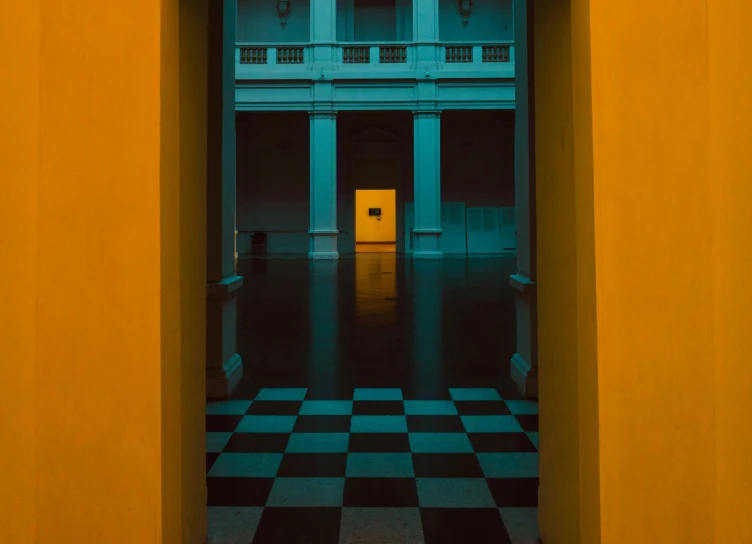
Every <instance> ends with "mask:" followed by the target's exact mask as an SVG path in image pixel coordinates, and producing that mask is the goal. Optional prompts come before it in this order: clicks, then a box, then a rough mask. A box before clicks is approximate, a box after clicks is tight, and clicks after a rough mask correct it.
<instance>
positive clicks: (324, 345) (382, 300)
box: [238, 253, 516, 398]
mask: <svg viewBox="0 0 752 544" xmlns="http://www.w3.org/2000/svg"><path fill="white" fill-rule="evenodd" d="M514 270H515V261H514V259H513V258H509V257H477V258H476V257H470V258H451V257H449V256H447V257H445V258H444V259H443V260H439V261H417V262H413V261H412V260H411V259H410V258H405V256H404V255H400V254H394V253H392V254H389V253H387V254H383V253H381V254H377V253H374V254H367V253H362V254H356V255H342V256H340V259H339V260H338V261H333V262H319V261H309V260H308V259H307V258H305V257H282V258H277V257H273V256H266V257H261V258H250V259H241V260H240V261H239V262H238V273H239V274H240V275H242V276H243V277H244V286H243V289H242V290H241V292H240V294H239V301H238V302H239V304H238V329H239V330H238V333H239V334H238V342H239V346H238V350H239V352H240V355H241V356H242V357H243V361H244V364H245V378H244V384H245V385H244V387H262V386H269V387H313V386H315V388H319V387H320V388H327V390H328V391H330V392H331V391H335V390H336V391H340V390H341V391H346V390H347V389H348V388H350V394H351V388H352V387H402V388H407V390H409V391H412V392H413V393H414V394H420V393H421V392H422V391H424V392H425V394H426V395H427V396H430V394H431V392H432V391H436V390H439V389H441V388H445V387H475V386H495V387H501V388H503V389H504V390H507V389H508V390H509V395H511V396H510V397H509V398H512V397H513V396H514V395H516V392H515V390H514V386H513V384H511V381H510V380H509V359H510V357H511V356H512V354H513V353H514V343H515V310H514V294H513V291H512V288H511V287H510V286H509V284H508V280H507V278H508V276H509V274H512V273H514ZM343 394H345V393H343Z"/></svg>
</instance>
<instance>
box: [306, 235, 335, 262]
mask: <svg viewBox="0 0 752 544" xmlns="http://www.w3.org/2000/svg"><path fill="white" fill-rule="evenodd" d="M308 234H310V236H311V242H310V251H309V252H308V258H309V259H328V260H332V259H339V252H338V251H337V235H338V234H339V231H338V230H313V229H311V230H309V231H308Z"/></svg>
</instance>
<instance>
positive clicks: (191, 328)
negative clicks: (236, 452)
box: [0, 0, 206, 544]
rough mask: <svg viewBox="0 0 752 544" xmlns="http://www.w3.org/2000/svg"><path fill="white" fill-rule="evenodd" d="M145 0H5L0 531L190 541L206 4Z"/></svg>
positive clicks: (195, 524) (194, 535) (196, 442)
mask: <svg viewBox="0 0 752 544" xmlns="http://www.w3.org/2000/svg"><path fill="white" fill-rule="evenodd" d="M161 4H162V5H161V6H160V3H154V2H153V1H151V0H137V1H135V2H128V3H125V4H123V3H102V2H95V1H92V0H84V1H82V2H78V3H76V4H75V5H71V4H67V3H60V2H51V1H41V2H40V1H30V2H21V3H18V2H13V3H11V2H3V6H2V13H3V17H2V18H1V19H2V21H3V23H2V25H3V26H2V27H0V36H2V38H0V45H2V47H0V50H1V51H2V52H1V53H0V55H2V58H1V59H0V60H1V61H2V62H0V65H2V66H3V72H2V76H1V79H2V80H3V85H2V90H0V92H1V93H2V94H3V97H2V98H3V100H2V101H0V102H2V103H3V133H2V142H0V143H2V147H1V149H2V150H3V152H2V154H3V157H2V161H0V163H1V164H2V165H3V166H2V168H3V170H4V172H3V174H2V175H1V176H0V178H2V179H3V180H8V183H7V184H6V183H5V182H4V184H3V188H4V191H5V188H6V185H7V187H8V191H7V193H6V194H4V195H3V200H2V201H1V202H2V203H1V204H0V206H1V208H0V218H2V221H3V225H2V226H3V227H4V228H3V232H5V233H6V235H7V237H6V241H7V242H8V244H7V249H9V250H10V255H9V256H6V255H3V258H2V259H0V262H2V263H3V264H2V267H0V273H1V276H0V285H2V286H3V291H2V293H3V295H2V296H3V298H2V304H1V305H2V308H3V311H2V312H1V315H2V319H3V322H2V327H0V330H2V333H0V334H2V337H1V338H0V349H1V350H2V351H1V352H0V360H1V361H2V363H3V372H4V377H3V379H2V380H0V383H2V384H3V386H4V387H3V388H2V389H3V391H2V392H0V393H1V394H0V398H2V399H3V410H2V414H3V415H2V416H0V417H2V420H0V421H2V432H3V436H2V441H3V443H4V444H13V445H14V447H13V448H5V451H6V453H9V454H10V455H11V456H12V459H10V460H9V461H8V462H9V463H10V464H9V465H6V467H7V468H9V469H11V470H6V471H4V473H3V476H2V478H3V481H2V482H1V483H2V485H1V486H0V489H2V491H0V497H1V498H0V506H1V507H2V508H3V512H4V514H3V515H2V516H0V520H1V521H0V535H2V541H3V542H4V543H12V544H15V543H23V544H28V543H32V542H38V543H52V542H54V543H66V542H71V543H72V542H76V543H78V542H109V543H120V542H122V543H124V544H125V543H128V544H131V543H133V542H139V543H156V542H162V541H164V542H203V539H204V533H205V529H204V526H205V506H204V505H205V498H204V494H205V485H204V476H203V469H202V467H203V464H204V460H203V448H204V437H203V423H202V422H203V417H202V413H203V403H204V385H203V372H204V371H203V364H204V363H203V349H202V347H203V337H204V329H203V315H204V314H203V313H202V311H203V310H202V309H203V304H204V302H203V299H204V292H205V286H204V284H205V280H204V278H203V275H204V273H205V272H204V270H205V261H204V259H205V257H204V255H205V250H204V247H203V245H202V244H203V237H204V230H205V227H204V225H205V223H204V221H205V218H204V214H205V212H204V201H205V198H204V195H203V191H204V185H205V177H204V172H205V169H204V168H205V166H204V165H205V142H204V141H203V138H204V137H205V136H204V135H205V128H204V120H203V118H202V115H201V112H202V111H205V109H204V108H205V94H204V93H205V91H204V89H205V85H203V82H204V81H205V75H204V70H205V68H204V67H203V66H202V55H203V51H205V46H203V45H202V44H201V43H200V42H198V41H196V40H197V36H199V38H198V39H200V33H201V32H204V31H203V26H202V24H203V22H204V20H205V19H202V17H203V11H205V9H206V6H205V2H204V5H202V4H201V3H200V2H198V0H194V2H180V5H181V7H182V6H185V8H186V10H188V9H189V8H193V9H196V10H203V11H201V12H200V13H199V12H196V13H195V14H193V18H192V19H191V17H190V13H189V12H188V11H185V12H184V13H183V15H184V17H181V18H180V19H182V20H180V22H182V23H185V25H186V27H187V26H188V21H189V20H190V24H191V26H192V27H193V29H192V30H193V31H194V32H196V31H197V30H198V31H199V33H198V34H186V35H185V36H184V37H183V39H181V38H180V34H179V13H178V9H177V6H178V2H177V0H164V1H163V2H161ZM6 27H7V28H6ZM179 40H181V41H182V42H183V46H187V45H188V42H189V41H190V40H193V43H192V45H191V49H192V52H193V54H194V55H196V56H195V57H194V58H193V59H192V61H193V62H190V63H189V62H180V63H178V62H177V61H178V52H179V48H178V46H179V42H178V41H179ZM178 66H179V67H180V69H179V68H178ZM180 82H187V83H189V84H190V85H193V86H194V87H195V88H193V89H191V88H188V87H186V86H182V87H181V85H180ZM6 111H7V115H8V117H6ZM6 119H7V120H9V121H10V122H9V123H7V124H6V123H5V120H6ZM9 127H12V130H9ZM181 127H182V128H185V127H188V130H187V132H186V131H183V132H180V128H181ZM191 129H194V130H195V132H194V131H192V130H191ZM181 171H183V175H182V177H181V174H180V173H181ZM3 249H4V250H5V249H6V244H5V243H4V244H3ZM9 408H10V409H9ZM6 507H7V508H6ZM35 521H36V523H35ZM181 533H182V534H181ZM162 534H164V535H165V538H164V539H163V538H162Z"/></svg>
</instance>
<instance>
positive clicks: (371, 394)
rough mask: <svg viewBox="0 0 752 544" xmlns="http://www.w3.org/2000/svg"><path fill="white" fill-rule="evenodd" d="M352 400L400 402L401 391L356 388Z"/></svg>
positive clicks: (396, 389) (395, 389) (394, 389)
mask: <svg viewBox="0 0 752 544" xmlns="http://www.w3.org/2000/svg"><path fill="white" fill-rule="evenodd" d="M353 400H402V389H398V388H366V387H356V388H355V390H354V392H353Z"/></svg>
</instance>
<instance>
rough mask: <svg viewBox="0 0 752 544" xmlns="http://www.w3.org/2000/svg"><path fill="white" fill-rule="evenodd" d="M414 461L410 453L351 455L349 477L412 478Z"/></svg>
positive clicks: (349, 458) (348, 456) (348, 464)
mask: <svg viewBox="0 0 752 544" xmlns="http://www.w3.org/2000/svg"><path fill="white" fill-rule="evenodd" d="M413 476H415V472H414V471H413V460H412V456H411V455H410V454H409V453H349V454H348V455H347V477H354V478H412V477H413Z"/></svg>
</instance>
